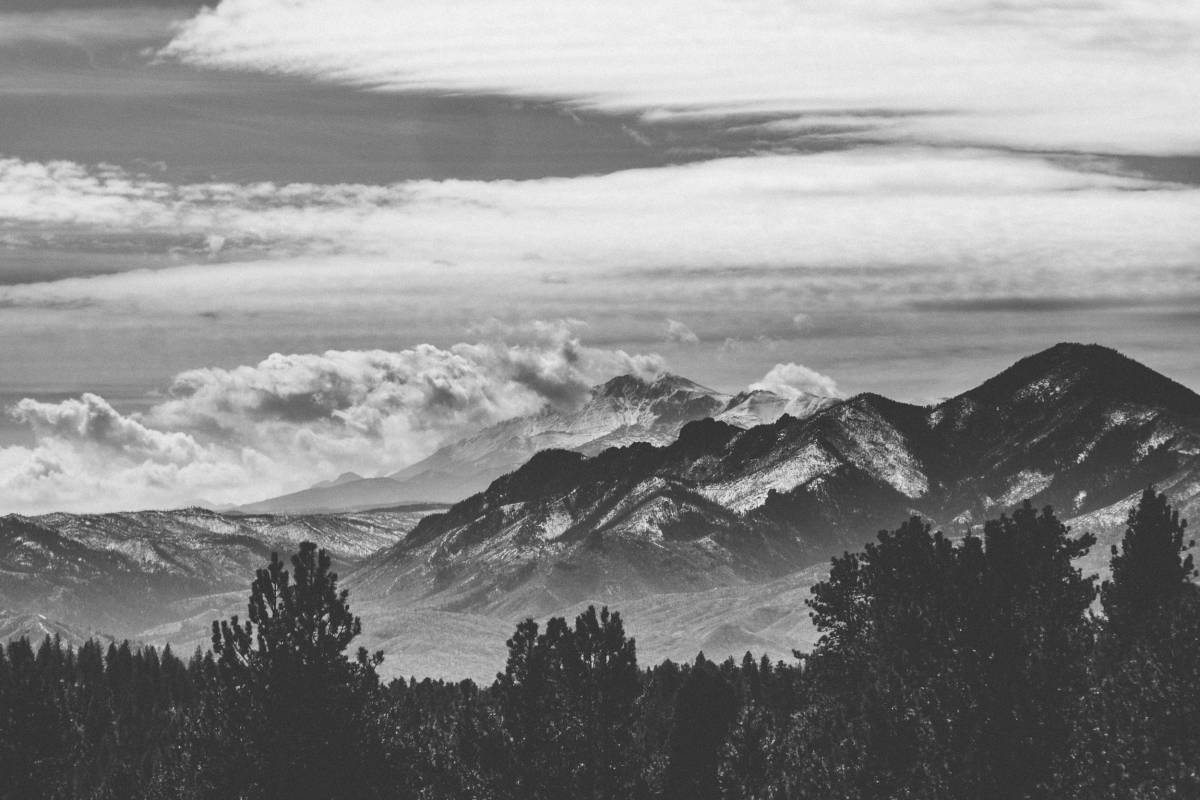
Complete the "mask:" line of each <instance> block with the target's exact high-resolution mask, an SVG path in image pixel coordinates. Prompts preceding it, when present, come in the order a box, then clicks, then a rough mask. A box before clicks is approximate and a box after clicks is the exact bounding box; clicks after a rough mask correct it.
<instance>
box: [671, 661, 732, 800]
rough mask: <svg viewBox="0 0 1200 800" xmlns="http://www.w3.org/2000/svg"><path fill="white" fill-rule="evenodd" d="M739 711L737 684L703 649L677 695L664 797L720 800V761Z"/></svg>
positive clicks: (689, 799) (673, 799) (677, 799)
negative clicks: (732, 683) (730, 681)
mask: <svg viewBox="0 0 1200 800" xmlns="http://www.w3.org/2000/svg"><path fill="white" fill-rule="evenodd" d="M737 713H738V702H737V695H736V693H735V692H734V689H733V687H732V686H731V685H730V684H729V682H728V681H727V680H725V678H724V677H722V676H721V673H720V672H719V671H718V670H717V668H716V666H715V665H713V664H712V663H711V662H710V661H708V660H706V659H705V658H704V654H703V653H700V654H699V655H697V656H696V662H695V663H694V664H693V665H692V668H691V671H690V672H689V673H688V677H687V679H686V680H685V681H684V683H683V686H681V687H680V689H679V694H678V695H677V696H676V698H675V719H674V723H673V725H672V729H671V741H670V745H669V747H670V761H669V762H668V763H667V771H666V775H665V778H664V782H663V800H719V798H720V796H721V787H720V783H719V782H718V776H717V765H718V763H719V761H720V755H721V748H722V745H723V744H724V743H725V738H726V736H727V735H728V734H729V731H730V729H731V728H732V727H733V723H734V720H736V719H737Z"/></svg>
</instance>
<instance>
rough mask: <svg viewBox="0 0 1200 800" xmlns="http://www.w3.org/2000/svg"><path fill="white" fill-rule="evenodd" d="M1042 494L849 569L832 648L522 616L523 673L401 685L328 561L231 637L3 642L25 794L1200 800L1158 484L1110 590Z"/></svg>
mask: <svg viewBox="0 0 1200 800" xmlns="http://www.w3.org/2000/svg"><path fill="white" fill-rule="evenodd" d="M1093 546H1095V538H1094V537H1093V536H1092V535H1090V534H1087V533H1081V534H1078V535H1077V534H1074V533H1073V532H1072V531H1070V530H1069V529H1068V528H1067V527H1066V526H1065V525H1064V524H1063V523H1062V522H1060V521H1059V519H1058V518H1057V517H1056V516H1055V514H1054V512H1053V510H1052V509H1050V508H1045V509H1036V508H1034V507H1033V506H1032V505H1031V504H1030V503H1028V502H1026V503H1025V504H1023V505H1022V506H1020V507H1018V508H1016V509H1015V510H1014V511H1013V512H1012V513H1011V515H1004V516H1001V517H999V518H997V519H993V520H989V521H988V522H987V523H986V524H984V525H983V526H982V529H981V530H980V532H979V533H978V535H969V536H966V537H963V538H956V539H952V538H949V537H946V536H944V535H943V534H941V533H939V532H934V531H933V530H932V529H931V527H930V525H929V524H928V523H926V522H924V521H922V520H921V519H919V518H915V517H914V518H912V519H909V520H907V521H905V522H903V524H901V525H900V526H899V527H898V528H896V529H894V530H890V531H881V532H879V534H878V535H877V537H876V538H875V539H874V541H872V542H871V543H870V544H869V545H867V546H866V547H865V548H864V549H863V550H862V551H861V552H856V553H846V554H844V555H842V556H839V557H837V558H834V559H833V561H832V564H831V569H830V573H829V576H828V578H827V579H826V580H825V581H823V582H821V583H819V584H817V585H816V586H815V587H814V588H813V592H812V596H811V598H810V600H809V606H810V610H811V613H812V615H813V619H814V621H815V623H816V625H817V627H818V630H819V631H820V633H821V638H820V640H819V641H818V643H817V644H816V646H815V647H814V648H813V649H812V651H811V652H804V653H801V652H793V653H792V654H791V656H790V657H789V658H786V659H783V660H776V661H771V660H770V659H768V658H767V657H765V656H761V657H760V656H756V655H755V654H751V653H747V654H746V655H745V657H744V658H743V659H741V660H740V661H738V660H734V659H729V660H727V661H724V662H723V663H714V662H712V661H709V660H707V659H706V658H705V657H704V655H703V654H698V655H697V656H696V658H695V660H694V661H693V662H691V663H684V664H676V663H672V662H670V661H667V662H664V663H661V664H655V665H651V666H648V667H647V666H643V665H639V664H638V661H637V652H636V644H635V642H634V641H633V639H632V638H630V637H629V636H627V635H626V634H625V631H624V626H623V622H622V619H621V616H620V614H619V613H617V612H615V611H613V612H610V611H609V610H608V609H601V610H599V611H597V610H596V609H595V608H589V609H588V610H587V611H586V612H585V613H583V614H581V615H579V616H578V617H577V618H576V619H575V620H573V621H569V620H566V619H563V618H554V619H550V620H548V621H547V622H546V623H545V624H544V625H539V623H537V622H535V621H533V620H526V621H524V622H522V623H520V624H519V625H518V626H517V627H516V630H515V631H514V633H513V635H512V638H511V639H509V641H508V642H507V646H508V660H507V663H506V664H505V666H504V670H503V672H500V673H499V674H498V675H497V676H496V679H495V681H494V682H493V683H492V684H491V685H488V686H479V685H476V684H475V683H473V682H471V681H462V682H458V683H455V682H447V681H440V680H428V679H427V680H416V679H410V680H407V681H403V680H395V681H391V682H390V683H385V682H384V681H382V680H381V679H380V677H379V676H378V667H379V665H380V663H381V660H382V656H381V655H380V654H371V653H368V652H366V651H365V650H363V649H361V648H358V649H355V648H354V646H353V642H354V639H355V637H356V636H358V635H359V634H360V633H361V629H362V625H361V622H360V621H359V619H358V618H357V617H355V616H354V614H353V612H352V609H351V603H350V597H349V596H348V593H347V591H346V590H344V589H339V587H338V578H337V575H336V574H334V573H333V572H332V571H331V566H330V559H329V557H328V556H327V555H326V554H325V553H324V552H322V551H318V550H317V548H316V547H315V546H314V545H312V544H311V543H305V544H303V545H301V546H300V549H299V552H298V553H296V554H295V555H293V556H292V557H291V558H290V559H289V560H288V561H286V562H285V561H284V560H282V559H280V558H278V557H275V558H273V559H272V561H271V563H270V564H268V565H267V566H265V567H264V568H263V569H261V570H259V571H258V572H257V574H256V576H255V577H254V581H253V584H252V585H251V588H250V597H249V603H248V613H247V616H246V618H244V619H240V618H238V617H234V618H232V619H229V620H224V621H219V622H215V623H214V624H213V638H212V646H211V649H209V650H207V651H203V652H201V651H199V650H198V651H197V652H196V653H194V654H191V655H190V656H188V657H186V658H182V657H180V656H179V655H177V654H175V653H173V652H172V651H171V650H170V648H164V649H162V650H158V649H155V648H152V647H138V646H134V645H131V644H129V643H128V642H126V643H123V644H112V645H108V646H104V645H101V644H100V643H98V642H96V641H89V642H87V643H86V644H83V645H82V646H80V647H78V648H71V647H67V646H65V645H64V644H63V643H62V642H61V641H58V640H55V639H46V640H44V641H41V642H31V641H29V640H28V639H19V640H15V641H12V642H9V643H8V644H7V646H5V647H0V797H3V798H6V799H7V798H13V799H14V800H37V799H39V798H89V799H94V800H101V799H104V800H109V799H111V800H133V799H135V798H146V799H147V800H148V799H149V798H188V799H189V800H190V799H195V800H199V799H200V798H205V799H210V798H211V799H212V800H230V799H231V798H243V799H245V800H275V799H276V798H279V799H280V800H282V799H283V798H305V799H307V798H312V800H341V799H342V798H347V799H349V798H355V799H357V798H366V799H368V800H369V799H371V798H398V799H401V800H404V799H407V798H421V799H422V800H424V799H426V798H428V799H429V800H434V799H437V800H440V799H441V798H447V799H448V800H449V799H454V800H463V799H467V798H478V799H479V800H575V799H578V800H617V799H621V800H624V799H625V798H630V799H631V800H642V799H645V800H658V799H659V798H661V799H662V800H802V799H803V800H808V799H809V798H811V799H812V800H816V799H817V798H820V800H842V799H844V800H884V799H885V798H887V799H888V800H892V799H898V798H904V799H911V800H917V799H919V800H942V799H945V800H957V799H960V798H982V799H983V800H1009V799H1010V798H1011V799H1013V800H1017V799H1021V798H1047V799H1049V798H1055V799H1056V800H1058V799H1060V798H1079V799H1080V800H1085V799H1091V798H1120V799H1122V800H1125V799H1128V800H1134V799H1143V798H1144V799H1145V800H1149V799H1150V798H1176V797H1177V798H1196V797H1200V591H1198V590H1197V588H1196V586H1195V584H1194V582H1193V579H1194V577H1195V576H1196V570H1195V568H1194V566H1193V561H1192V557H1191V556H1190V555H1189V554H1188V552H1187V551H1188V550H1189V549H1190V547H1191V546H1192V543H1191V542H1190V541H1188V540H1186V522H1184V521H1182V520H1181V519H1180V517H1179V514H1178V512H1177V511H1176V510H1174V509H1172V507H1171V505H1170V504H1169V502H1168V499H1167V498H1166V497H1165V496H1164V495H1162V494H1160V493H1157V492H1156V491H1155V490H1154V489H1153V488H1150V489H1147V490H1146V492H1145V493H1144V494H1143V496H1142V497H1141V500H1140V502H1139V503H1138V504H1137V505H1136V506H1135V507H1134V508H1132V509H1130V512H1129V517H1128V523H1127V529H1126V531H1125V533H1124V537H1123V539H1122V540H1121V543H1120V545H1119V546H1114V547H1113V548H1112V562H1111V564H1112V571H1111V578H1110V579H1109V580H1107V581H1105V582H1103V583H1100V582H1098V581H1097V579H1096V578H1094V577H1087V576H1084V575H1082V574H1081V572H1080V571H1079V570H1078V569H1077V568H1075V567H1074V566H1073V560H1074V559H1076V558H1077V557H1079V556H1080V555H1081V554H1083V553H1085V552H1086V551H1087V550H1088V549H1089V548H1091V547H1093Z"/></svg>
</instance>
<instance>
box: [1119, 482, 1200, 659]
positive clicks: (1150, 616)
mask: <svg viewBox="0 0 1200 800" xmlns="http://www.w3.org/2000/svg"><path fill="white" fill-rule="evenodd" d="M1186 530H1187V522H1186V521H1185V520H1181V519H1180V518H1179V511H1178V510H1177V509H1172V508H1171V506H1170V505H1169V504H1168V503H1167V496H1166V495H1165V494H1158V493H1156V492H1155V490H1154V487H1153V486H1151V487H1148V488H1147V489H1146V490H1145V491H1144V492H1143V493H1142V498H1141V500H1140V501H1139V502H1138V504H1137V507H1135V508H1133V509H1130V511H1129V520H1128V525H1127V527H1126V530H1125V536H1124V538H1122V540H1121V549H1120V552H1118V551H1117V546H1116V545H1113V548H1112V555H1113V558H1112V579H1111V580H1108V581H1105V582H1104V585H1103V586H1102V587H1101V590H1100V601H1101V603H1102V604H1103V606H1104V613H1105V615H1106V616H1107V618H1108V629H1109V631H1110V633H1111V634H1112V635H1113V636H1114V637H1115V638H1116V639H1117V640H1118V641H1121V642H1130V641H1133V640H1137V639H1146V638H1155V637H1158V636H1160V635H1161V634H1162V632H1163V626H1164V623H1165V621H1166V620H1167V619H1168V618H1169V616H1170V614H1171V608H1170V607H1171V606H1172V605H1173V604H1174V603H1176V602H1178V601H1179V599H1180V597H1181V596H1182V595H1183V594H1184V593H1185V592H1188V591H1190V590H1191V580H1192V578H1193V577H1195V575H1196V570H1195V568H1194V566H1193V563H1192V556H1191V555H1185V551H1186V550H1187V549H1188V548H1189V547H1191V546H1192V544H1194V543H1190V544H1185V542H1184V533H1185V532H1186Z"/></svg>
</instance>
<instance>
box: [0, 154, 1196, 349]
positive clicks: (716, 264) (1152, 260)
mask: <svg viewBox="0 0 1200 800" xmlns="http://www.w3.org/2000/svg"><path fill="white" fill-rule="evenodd" d="M1106 166H1107V165H1105V164H1104V163H1100V162H1092V161H1075V162H1062V161H1057V160H1048V159H1044V158H1037V157H1031V156H1017V155H1011V154H1003V153H993V152H985V151H978V150H942V149H924V148H895V147H885V148H871V149H862V150H854V151H842V152H834V153H822V154H806V155H774V156H760V157H747V158H731V159H719V160H714V161H709V162H703V163H696V164H690V165H686V166H676V167H666V168H656V169H639V170H628V171H624V172H617V173H611V174H608V175H601V176H591V177H582V178H549V179H540V180H530V181H492V182H485V181H453V180H452V181H411V182H406V183H400V184H394V185H387V186H366V185H355V184H342V185H316V184H289V185H276V184H269V183H256V184H231V183H208V184H190V185H173V184H170V183H165V182H162V181H157V180H152V179H148V178H142V177H139V176H136V175H131V174H129V173H126V172H123V171H120V170H117V169H115V168H111V167H97V168H86V167H83V166H80V165H77V164H71V163H55V164H38V163H29V162H21V161H15V160H12V159H9V160H6V161H0V229H3V230H7V231H8V232H9V240H8V241H9V244H8V245H7V247H8V249H9V250H10V251H11V252H14V253H19V252H22V251H23V250H26V249H29V248H31V247H32V248H36V247H37V246H38V243H39V242H41V241H43V240H44V239H45V238H47V237H50V238H56V239H58V240H61V239H63V238H70V237H74V238H77V239H81V240H87V239H88V238H89V237H97V238H101V237H110V238H114V237H115V238H118V239H122V240H127V241H131V242H137V246H138V247H141V248H155V247H157V248H159V249H161V250H163V251H164V252H166V251H170V252H173V253H180V252H182V253H185V254H190V255H189V257H188V260H190V261H192V262H195V263H193V264H192V265H190V266H180V267H175V268H171V269H165V270H161V271H157V272H146V271H133V272H127V273H122V274H116V275H103V276H98V277H90V278H68V279H63V280H51V281H47V282H42V283H38V282H33V283H28V282H26V283H22V284H19V285H10V286H7V287H2V288H0V304H3V305H4V306H5V307H8V308H20V307H33V308H75V307H78V306H80V305H83V306H86V307H89V308H99V309H107V310H109V311H112V312H116V313H134V314H139V315H150V316H154V315H166V316H171V315H179V314H198V313H202V312H207V311H212V310H214V309H219V310H221V311H223V312H226V313H232V314H237V313H280V314H284V313H287V312H289V311H297V310H298V309H303V310H304V313H306V314H326V315H332V316H338V315H340V316H345V315H346V313H347V311H348V310H349V309H353V310H356V311H357V312H358V313H364V314H367V315H378V318H381V319H382V318H394V316H395V314H397V313H401V312H404V313H408V312H410V311H411V313H413V314H415V315H416V317H417V318H420V317H421V315H422V314H425V315H427V313H428V311H429V309H430V308H431V307H433V308H439V309H442V313H444V310H445V308H447V307H454V308H459V309H463V310H464V313H467V314H469V315H470V316H473V317H475V318H486V317H490V316H496V315H499V314H501V313H502V311H503V309H505V308H510V307H511V303H512V302H514V300H516V299H519V300H520V301H521V302H522V303H523V304H526V305H527V306H528V307H529V308H530V313H531V314H533V315H535V316H550V317H559V316H589V315H588V314H581V313H580V309H581V308H583V309H586V308H591V309H599V308H603V307H607V306H611V307H614V308H625V307H629V308H633V307H636V308H638V309H640V311H639V313H642V312H644V311H645V310H646V309H648V308H652V307H654V306H655V305H659V306H660V307H662V308H663V311H666V312H667V313H670V314H671V316H672V318H678V319H688V318H689V314H690V313H691V312H689V311H688V309H689V308H690V309H712V308H713V306H714V301H716V300H717V299H718V298H719V303H716V305H719V306H720V309H724V310H725V311H728V313H730V314H744V313H745V312H746V311H748V310H753V311H755V312H758V313H760V314H761V313H764V312H770V313H777V315H778V316H779V317H780V319H781V320H785V321H786V320H793V319H794V317H795V314H796V311H795V309H796V308H803V309H805V310H806V313H809V314H814V313H815V314H820V313H821V312H822V311H824V310H835V311H836V310H844V309H846V308H848V307H850V308H909V307H914V304H920V303H922V302H929V301H933V300H937V301H947V300H963V299H972V298H981V297H984V298H986V297H992V296H1023V295H1031V294H1037V293H1052V294H1056V295H1069V296H1076V297H1080V298H1097V297H1101V298H1103V297H1113V296H1133V297H1141V298H1153V297H1172V296H1179V295H1180V294H1181V293H1194V292H1195V291H1196V289H1197V286H1196V283H1197V280H1198V279H1197V276H1196V274H1195V270H1194V264H1195V263H1196V259H1197V257H1200V229H1198V228H1197V226H1196V225H1195V224H1194V222H1195V218H1196V213H1197V210H1198V209H1200V190H1196V189H1190V188H1184V187H1180V186H1178V185H1174V184H1164V183H1157V182H1153V181H1148V180H1144V179H1140V178H1136V177H1129V176H1123V175H1118V174H1114V173H1113V172H1111V170H1109V171H1105V168H1106ZM284 256H286V258H282V257H284ZM247 258H253V259H254V260H249V261H247V260H246V259H247ZM208 262H213V263H208ZM663 303H666V305H665V306H663V305H662V304H663ZM776 306H778V308H777V307H776ZM547 309H550V310H549V311H547ZM720 309H719V310H718V313H720ZM685 312H686V313H685ZM661 320H662V316H661V315H660V316H659V317H658V321H657V322H656V323H655V325H661V324H662V323H661ZM784 324H787V323H786V322H784ZM714 327H716V326H714ZM647 333H648V334H649V328H647ZM658 336H661V333H659V334H658Z"/></svg>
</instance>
